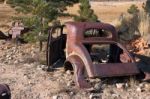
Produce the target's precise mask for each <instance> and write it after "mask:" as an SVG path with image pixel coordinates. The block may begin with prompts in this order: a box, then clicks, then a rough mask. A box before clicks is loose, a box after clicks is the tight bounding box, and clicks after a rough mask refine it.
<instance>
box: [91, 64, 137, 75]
mask: <svg viewBox="0 0 150 99" xmlns="http://www.w3.org/2000/svg"><path fill="white" fill-rule="evenodd" d="M94 70H95V75H96V76H99V77H113V76H129V75H135V74H138V73H139V70H138V68H137V67H136V64H135V63H112V64H111V63H108V64H95V65H94Z"/></svg>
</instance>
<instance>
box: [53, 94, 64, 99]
mask: <svg viewBox="0 0 150 99" xmlns="http://www.w3.org/2000/svg"><path fill="white" fill-rule="evenodd" d="M53 99H63V98H62V97H61V96H58V95H56V96H53Z"/></svg>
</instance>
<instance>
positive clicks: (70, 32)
mask: <svg viewBox="0 0 150 99" xmlns="http://www.w3.org/2000/svg"><path fill="white" fill-rule="evenodd" d="M64 28H66V29H65V30H67V33H66V34H65V33H64ZM117 36H118V35H117V32H116V30H115V28H114V27H113V26H112V25H110V24H106V23H98V22H68V23H66V24H65V25H64V26H56V27H51V28H50V30H49V37H48V45H47V46H48V47H47V64H48V66H52V65H53V64H54V63H56V62H57V61H58V60H59V59H64V60H65V61H64V67H65V69H66V70H67V69H72V70H73V71H74V75H75V82H76V84H77V85H78V86H79V87H80V88H89V87H91V85H90V84H89V83H87V81H86V79H85V73H86V74H87V76H88V77H89V78H95V77H100V78H102V77H115V76H129V75H136V74H138V73H139V69H138V68H137V66H136V63H135V61H134V58H133V57H132V56H131V55H130V54H129V52H128V51H127V50H126V48H124V47H123V46H122V45H121V44H120V43H118V39H117V38H118V37H117ZM65 54H66V55H65Z"/></svg>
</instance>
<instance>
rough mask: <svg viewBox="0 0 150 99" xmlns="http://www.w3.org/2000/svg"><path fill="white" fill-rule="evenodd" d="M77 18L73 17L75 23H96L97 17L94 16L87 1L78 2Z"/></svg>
mask: <svg viewBox="0 0 150 99" xmlns="http://www.w3.org/2000/svg"><path fill="white" fill-rule="evenodd" d="M78 13H79V16H75V17H74V20H75V21H81V22H85V21H97V16H96V15H95V14H94V11H93V10H92V9H91V6H90V4H89V0H80V10H79V11H78Z"/></svg>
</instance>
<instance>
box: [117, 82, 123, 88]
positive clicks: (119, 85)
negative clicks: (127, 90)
mask: <svg viewBox="0 0 150 99" xmlns="http://www.w3.org/2000/svg"><path fill="white" fill-rule="evenodd" d="M116 87H117V88H118V89H123V88H124V84H123V83H117V84H116Z"/></svg>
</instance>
